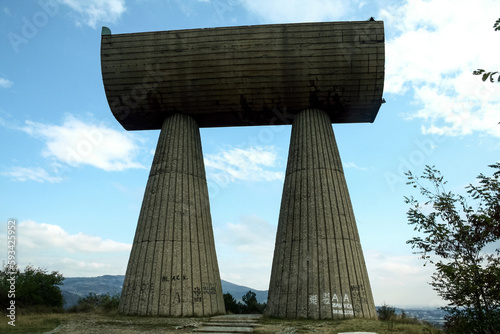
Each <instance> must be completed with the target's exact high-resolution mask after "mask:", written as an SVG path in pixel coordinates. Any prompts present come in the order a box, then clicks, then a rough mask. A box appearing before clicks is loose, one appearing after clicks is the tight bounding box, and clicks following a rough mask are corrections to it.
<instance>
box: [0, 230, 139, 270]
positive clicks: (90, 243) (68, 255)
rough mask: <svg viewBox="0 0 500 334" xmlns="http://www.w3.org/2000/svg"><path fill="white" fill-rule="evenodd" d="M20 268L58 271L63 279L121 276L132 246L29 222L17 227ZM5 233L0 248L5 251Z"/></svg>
mask: <svg viewBox="0 0 500 334" xmlns="http://www.w3.org/2000/svg"><path fill="white" fill-rule="evenodd" d="M16 231H17V235H18V238H17V249H16V253H17V254H18V262H19V265H20V267H25V266H27V265H33V266H35V267H42V268H47V269H48V270H50V271H52V270H56V271H59V272H61V273H62V274H63V275H64V276H65V277H73V276H98V275H123V274H124V273H125V270H126V266H127V261H128V257H129V255H130V250H131V247H132V245H131V244H126V243H121V242H116V241H113V240H109V239H102V238H101V237H98V236H93V235H88V234H84V233H77V234H69V233H68V232H67V231H65V230H64V229H63V228H61V227H60V226H57V225H51V224H43V223H37V222H35V221H32V220H25V221H21V222H19V223H18V224H17V229H16ZM6 240H7V238H6V236H5V233H2V234H0V247H3V248H5V249H6V247H7V245H6Z"/></svg>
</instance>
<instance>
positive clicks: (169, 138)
mask: <svg viewBox="0 0 500 334" xmlns="http://www.w3.org/2000/svg"><path fill="white" fill-rule="evenodd" d="M119 311H120V312H121V313H123V314H137V315H165V316H193V315H194V316H205V315H213V314H221V313H225V308H224V300H223V297H222V286H221V281H220V275H219V267H218V264H217V256H216V254H215V243H214V236H213V231H212V221H211V216H210V206H209V201H208V189H207V181H206V176H205V167H204V163H203V156H202V150H201V140H200V132H199V128H198V125H197V123H196V121H195V120H194V119H193V118H192V117H190V116H186V115H180V114H177V115H173V116H171V117H169V118H167V119H166V120H165V121H164V123H163V126H162V129H161V133H160V138H159V139H158V146H157V148H156V153H155V157H154V160H153V165H152V167H151V173H150V174H149V179H148V183H147V186H146V191H145V193H144V200H143V203H142V208H141V213H140V216H139V222H138V224H137V230H136V233H135V238H134V243H133V246H132V252H131V254H130V259H129V263H128V267H127V273H126V276H125V282H124V285H123V290H122V297H121V302H120V307H119Z"/></svg>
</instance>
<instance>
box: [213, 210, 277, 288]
mask: <svg viewBox="0 0 500 334" xmlns="http://www.w3.org/2000/svg"><path fill="white" fill-rule="evenodd" d="M214 233H215V240H216V246H217V257H218V262H219V267H220V272H221V278H222V279H224V280H227V281H230V282H234V283H236V284H241V285H245V286H250V287H252V288H254V289H257V290H267V289H268V288H269V278H270V275H271V266H272V261H273V253H274V242H275V238H276V227H274V226H272V225H271V224H270V223H269V222H267V221H265V220H264V219H262V218H260V217H257V216H245V217H241V219H240V221H239V222H238V223H236V224H235V223H227V224H226V225H225V227H224V228H216V229H215V231H214Z"/></svg>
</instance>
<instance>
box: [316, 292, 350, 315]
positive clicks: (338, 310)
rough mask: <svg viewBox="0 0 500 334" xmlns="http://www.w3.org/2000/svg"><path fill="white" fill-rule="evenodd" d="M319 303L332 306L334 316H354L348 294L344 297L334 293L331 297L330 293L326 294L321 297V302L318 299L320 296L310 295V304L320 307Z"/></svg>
mask: <svg viewBox="0 0 500 334" xmlns="http://www.w3.org/2000/svg"><path fill="white" fill-rule="evenodd" d="M318 303H322V304H323V305H330V304H331V305H332V312H333V314H340V315H348V316H354V310H353V307H352V304H351V301H350V299H349V295H348V294H347V293H344V294H343V295H342V294H340V295H337V294H336V293H334V294H333V295H331V294H330V292H325V293H323V295H322V296H321V300H320V298H318V295H309V304H311V305H318Z"/></svg>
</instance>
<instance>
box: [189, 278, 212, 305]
mask: <svg viewBox="0 0 500 334" xmlns="http://www.w3.org/2000/svg"><path fill="white" fill-rule="evenodd" d="M204 294H205V295H215V294H217V285H216V284H213V283H207V284H203V285H202V287H201V288H200V287H199V286H196V287H194V288H193V301H194V302H195V303H200V302H202V301H203V295H204Z"/></svg>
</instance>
